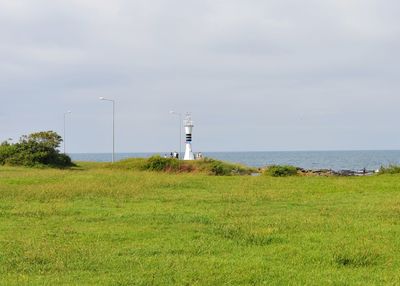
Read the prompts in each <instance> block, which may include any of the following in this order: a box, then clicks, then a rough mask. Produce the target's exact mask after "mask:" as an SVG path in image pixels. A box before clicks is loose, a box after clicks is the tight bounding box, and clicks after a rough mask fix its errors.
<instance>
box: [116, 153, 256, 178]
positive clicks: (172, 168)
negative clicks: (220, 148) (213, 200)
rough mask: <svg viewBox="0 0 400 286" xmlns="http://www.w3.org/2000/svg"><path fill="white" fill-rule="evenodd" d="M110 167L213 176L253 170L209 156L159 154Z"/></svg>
mask: <svg viewBox="0 0 400 286" xmlns="http://www.w3.org/2000/svg"><path fill="white" fill-rule="evenodd" d="M110 168H112V169H120V170H134V171H152V172H170V173H205V174H209V175H215V176H231V175H250V174H251V173H253V172H255V169H253V168H249V167H245V166H242V165H239V164H232V163H226V162H222V161H219V160H214V159H210V158H205V159H203V160H196V161H179V160H177V159H172V158H162V157H160V156H152V157H150V158H130V159H125V160H122V161H119V162H117V163H114V164H113V165H110Z"/></svg>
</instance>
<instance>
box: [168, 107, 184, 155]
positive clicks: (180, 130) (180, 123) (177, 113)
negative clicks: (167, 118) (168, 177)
mask: <svg viewBox="0 0 400 286" xmlns="http://www.w3.org/2000/svg"><path fill="white" fill-rule="evenodd" d="M169 113H170V114H172V115H176V116H179V160H181V156H182V113H179V112H175V111H173V110H171V111H170V112H169Z"/></svg>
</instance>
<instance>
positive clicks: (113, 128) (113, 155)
mask: <svg viewBox="0 0 400 286" xmlns="http://www.w3.org/2000/svg"><path fill="white" fill-rule="evenodd" d="M99 99H100V100H105V101H111V102H112V107H113V115H112V137H113V150H112V163H114V159H115V158H114V157H115V100H113V99H108V98H105V97H99Z"/></svg>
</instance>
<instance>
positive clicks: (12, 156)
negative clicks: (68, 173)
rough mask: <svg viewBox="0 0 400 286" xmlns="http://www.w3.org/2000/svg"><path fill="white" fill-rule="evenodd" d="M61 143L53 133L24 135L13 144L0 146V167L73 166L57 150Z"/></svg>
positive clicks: (67, 158)
mask: <svg viewBox="0 0 400 286" xmlns="http://www.w3.org/2000/svg"><path fill="white" fill-rule="evenodd" d="M61 142H62V139H61V136H59V135H58V134H57V133H55V132H53V131H45V132H38V133H33V134H30V135H24V136H22V137H21V139H20V141H19V142H18V143H15V144H9V143H6V142H5V143H2V144H1V145H0V165H15V166H28V167H34V166H51V167H69V166H73V163H72V161H71V158H70V157H69V156H67V155H65V154H60V153H59V151H58V150H57V148H58V147H59V146H60V144H61Z"/></svg>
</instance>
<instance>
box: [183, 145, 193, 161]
mask: <svg viewBox="0 0 400 286" xmlns="http://www.w3.org/2000/svg"><path fill="white" fill-rule="evenodd" d="M183 160H185V161H191V160H194V154H193V151H192V144H189V143H188V144H186V150H185V157H183Z"/></svg>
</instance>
